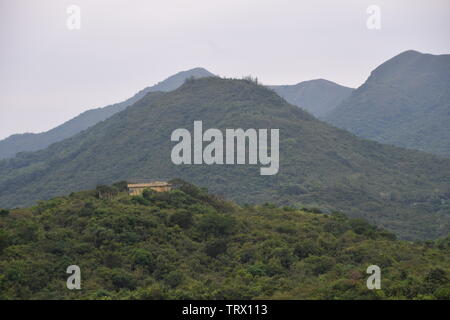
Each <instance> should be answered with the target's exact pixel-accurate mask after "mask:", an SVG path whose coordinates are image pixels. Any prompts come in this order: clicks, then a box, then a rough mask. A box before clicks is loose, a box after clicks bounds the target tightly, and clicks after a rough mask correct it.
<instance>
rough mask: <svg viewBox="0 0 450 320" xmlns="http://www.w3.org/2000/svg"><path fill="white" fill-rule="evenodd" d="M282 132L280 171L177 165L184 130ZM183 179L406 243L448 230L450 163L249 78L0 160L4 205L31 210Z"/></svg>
mask: <svg viewBox="0 0 450 320" xmlns="http://www.w3.org/2000/svg"><path fill="white" fill-rule="evenodd" d="M195 120H202V121H203V127H204V128H205V130H206V129H207V128H218V129H220V130H222V132H223V130H224V129H225V128H243V129H247V128H255V129H259V128H266V129H280V170H279V173H278V174H277V175H274V176H260V174H259V168H260V166H259V165H244V166H242V165H234V166H233V165H180V166H177V165H174V164H173V163H172V161H171V150H172V148H173V146H174V145H175V143H174V142H171V141H170V137H171V133H172V132H173V131H174V130H175V129H178V128H187V129H188V130H190V131H191V132H192V127H193V123H194V121H195ZM131 177H133V178H139V177H146V178H147V177H164V178H167V179H170V178H174V177H180V178H182V179H186V180H188V181H192V182H193V183H195V184H197V185H200V186H202V187H207V188H208V189H209V190H210V191H211V192H213V193H215V194H219V195H223V196H225V197H226V198H228V199H231V200H235V201H237V202H238V203H240V204H245V203H264V202H266V201H270V202H274V203H276V204H277V205H292V206H296V207H301V206H304V205H305V206H318V207H321V208H322V210H324V211H326V212H330V211H332V210H340V211H345V212H346V213H347V214H348V215H349V216H352V217H362V218H366V219H368V220H369V221H370V222H373V223H375V224H377V225H378V226H380V227H383V228H386V229H388V230H391V231H394V232H395V233H396V234H397V235H399V236H400V237H401V238H404V239H427V238H438V237H444V236H446V235H447V234H448V232H449V230H450V214H449V213H450V160H448V159H441V158H438V157H435V156H433V155H429V154H425V153H422V152H417V151H410V150H405V149H401V148H396V147H391V146H386V145H381V144H379V143H376V142H371V141H367V140H363V139H360V138H357V137H355V136H354V135H352V134H350V133H348V132H346V131H343V130H340V129H337V128H334V127H332V126H330V125H328V124H326V123H324V122H321V121H319V120H317V119H315V118H314V117H313V116H311V115H309V114H308V113H306V112H304V111H303V110H301V109H300V108H298V107H296V106H293V105H291V104H289V103H287V102H286V101H285V100H284V99H282V98H281V97H279V96H278V95H277V94H276V93H275V92H274V91H272V90H270V89H268V88H266V87H264V86H261V85H257V84H255V83H253V82H252V81H247V80H233V79H221V78H217V77H215V78H213V77H211V78H202V79H195V80H189V81H187V82H186V83H184V84H183V85H182V86H181V87H180V88H178V89H177V90H175V91H171V92H167V93H161V92H153V93H149V94H148V95H146V96H145V97H144V98H142V99H141V100H139V101H137V102H136V103H135V104H134V105H132V106H130V107H128V108H127V109H125V110H124V111H122V112H119V113H117V114H115V115H113V116H112V117H111V118H109V119H107V120H105V121H103V122H100V123H98V124H97V125H95V126H93V127H92V128H89V129H88V130H85V131H83V132H81V133H79V134H78V135H76V136H74V137H72V138H69V139H66V140H64V141H62V142H60V143H56V144H53V145H51V146H50V147H49V148H47V149H45V150H42V151H38V152H34V153H21V154H19V155H18V156H17V157H16V158H13V159H8V160H3V161H0V207H5V208H12V207H16V206H26V205H31V204H33V203H35V202H36V201H37V200H45V199H50V198H52V197H55V196H58V195H64V194H68V193H70V192H72V191H77V190H83V189H90V188H93V187H95V186H96V185H98V184H110V183H112V182H114V181H119V180H126V179H128V178H131Z"/></svg>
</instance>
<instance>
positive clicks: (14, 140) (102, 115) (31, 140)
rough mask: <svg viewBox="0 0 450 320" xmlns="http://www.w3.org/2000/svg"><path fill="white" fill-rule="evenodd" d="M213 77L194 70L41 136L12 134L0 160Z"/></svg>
mask: <svg viewBox="0 0 450 320" xmlns="http://www.w3.org/2000/svg"><path fill="white" fill-rule="evenodd" d="M211 76H213V74H212V73H210V72H209V71H207V70H205V69H203V68H195V69H191V70H187V71H182V72H179V73H177V74H175V75H173V76H171V77H169V78H167V79H166V80H164V81H161V82H159V83H157V84H156V85H154V86H151V87H147V88H145V89H143V90H141V91H139V92H138V93H137V94H135V95H134V96H133V97H131V98H129V99H127V100H125V101H123V102H120V103H116V104H113V105H110V106H107V107H103V108H97V109H92V110H88V111H85V112H83V113H81V114H80V115H78V116H76V117H75V118H73V119H71V120H69V121H67V122H65V123H63V124H61V125H60V126H58V127H56V128H53V129H51V130H49V131H46V132H42V133H25V134H15V135H12V136H10V137H8V138H6V139H4V140H1V141H0V159H3V158H10V157H14V156H15V155H16V154H17V153H18V152H23V151H37V150H41V149H45V148H46V147H48V146H49V145H51V144H52V143H55V142H58V141H62V140H64V139H67V138H70V137H72V136H74V135H76V134H77V133H79V132H81V131H83V130H86V129H87V128H89V127H92V126H93V125H95V124H97V123H98V122H100V121H103V120H105V119H107V118H109V117H111V116H112V115H113V114H115V113H117V112H119V111H122V110H124V109H125V108H126V107H128V106H130V105H132V104H133V103H135V102H136V101H138V100H139V99H141V98H142V97H143V96H145V95H146V94H147V93H149V92H155V91H171V90H175V89H176V88H178V87H179V86H181V85H182V84H183V82H184V81H185V80H186V79H188V78H190V77H195V78H201V77H211Z"/></svg>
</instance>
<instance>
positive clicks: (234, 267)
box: [0, 181, 450, 300]
mask: <svg viewBox="0 0 450 320" xmlns="http://www.w3.org/2000/svg"><path fill="white" fill-rule="evenodd" d="M178 185H179V189H178V190H174V191H171V192H168V193H152V192H146V193H144V195H143V196H139V197H130V196H128V195H127V194H126V193H122V192H120V191H121V190H123V189H122V184H116V185H115V186H112V187H107V186H102V187H101V191H102V192H101V193H102V194H105V193H106V192H107V191H108V194H109V198H108V199H99V198H98V192H97V191H98V190H92V191H85V192H81V193H74V194H71V195H70V196H66V197H62V198H55V199H52V200H49V201H43V202H41V203H40V204H39V205H37V206H35V207H32V208H26V209H18V210H12V211H11V212H10V213H8V212H6V211H0V275H1V276H0V299H51V300H54V299H450V239H449V238H447V239H443V240H439V241H436V242H428V243H426V244H420V243H407V242H404V241H399V240H395V237H394V236H393V235H392V234H390V233H388V232H386V231H384V230H380V229H378V228H376V227H373V226H371V225H369V224H367V223H366V222H364V221H361V220H359V219H348V218H346V217H345V216H344V215H342V214H339V215H324V214H317V213H311V212H308V210H306V211H305V210H294V209H292V208H288V207H285V208H283V209H277V208H274V207H272V206H254V207H245V208H242V207H239V206H237V205H236V204H233V203H230V202H225V201H223V200H220V199H219V198H217V197H215V196H213V195H209V194H207V193H205V192H204V191H203V190H201V189H199V188H197V187H195V186H192V185H189V184H186V183H184V182H180V181H178ZM99 190H100V188H99ZM373 264H375V265H377V266H379V267H380V268H381V273H382V276H381V290H368V289H367V287H366V280H367V277H368V276H369V275H368V274H367V273H366V269H367V268H368V267H369V266H370V265H373ZM69 265H77V266H79V267H80V270H81V287H82V290H67V288H66V277H68V276H69V275H67V274H66V269H67V267H68V266H69Z"/></svg>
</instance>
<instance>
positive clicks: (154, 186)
mask: <svg viewBox="0 0 450 320" xmlns="http://www.w3.org/2000/svg"><path fill="white" fill-rule="evenodd" d="M127 188H128V194H129V195H130V196H139V195H141V194H142V193H143V192H144V190H145V189H151V190H153V191H156V192H167V191H170V190H172V185H171V184H170V183H168V182H165V181H149V182H135V183H131V182H129V183H127Z"/></svg>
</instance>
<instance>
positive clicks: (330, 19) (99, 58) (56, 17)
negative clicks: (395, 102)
mask: <svg viewBox="0 0 450 320" xmlns="http://www.w3.org/2000/svg"><path fill="white" fill-rule="evenodd" d="M72 4H73V5H77V6H79V7H80V9H81V29H80V30H69V29H68V27H67V23H66V22H67V18H68V14H67V12H66V9H67V7H68V6H69V5H72ZM373 4H375V5H378V6H379V7H380V9H381V29H380V30H369V29H368V28H367V26H366V20H367V18H368V17H369V14H367V12H366V9H367V7H368V6H369V5H373ZM449 30H450V1H448V0H427V1H425V0H417V1H412V0H395V1H392V0H390V1H379V0H371V1H365V0H341V1H336V0H327V1H325V0H322V1H321V0H314V1H299V0H290V1H289V0H146V1H144V0H142V1H138V0H123V1H122V0H121V1H118V0H117V1H114V0H71V1H65V0H39V1H36V0H28V1H25V0H0V88H1V90H0V139H1V138H4V137H6V136H9V135H10V134H13V133H23V132H41V131H46V130H48V129H51V128H52V127H55V126H57V125H59V124H61V123H62V122H64V121H67V120H69V119H70V118H72V117H74V116H76V115H78V114H79V113H81V112H82V111H85V110H88V109H92V108H97V107H103V106H106V105H108V104H111V103H114V102H119V101H122V100H124V99H126V98H128V97H130V96H132V95H133V94H134V93H136V92H137V91H139V90H141V89H142V88H144V87H146V86H149V85H153V84H155V83H156V82H158V81H161V80H163V79H165V78H167V77H168V76H170V75H172V74H174V73H176V72H178V71H182V70H187V69H190V68H194V67H204V68H206V69H208V70H209V71H211V72H213V73H215V74H218V75H220V76H227V77H241V76H242V75H248V74H251V75H253V76H257V77H258V78H259V80H260V81H261V82H263V83H265V84H295V83H298V82H300V81H304V80H310V79H317V78H325V79H328V80H331V81H335V82H337V83H339V84H342V85H347V86H351V87H358V86H359V85H361V84H362V83H363V82H364V81H365V79H366V78H367V77H368V75H369V73H370V71H371V70H372V69H374V68H375V67H376V66H377V65H379V64H380V63H382V62H384V61H385V60H387V59H389V58H391V57H392V56H394V55H396V54H398V53H400V52H402V51H404V50H408V49H415V50H418V51H421V52H426V53H433V54H443V53H450V41H449V39H450V37H449Z"/></svg>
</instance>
